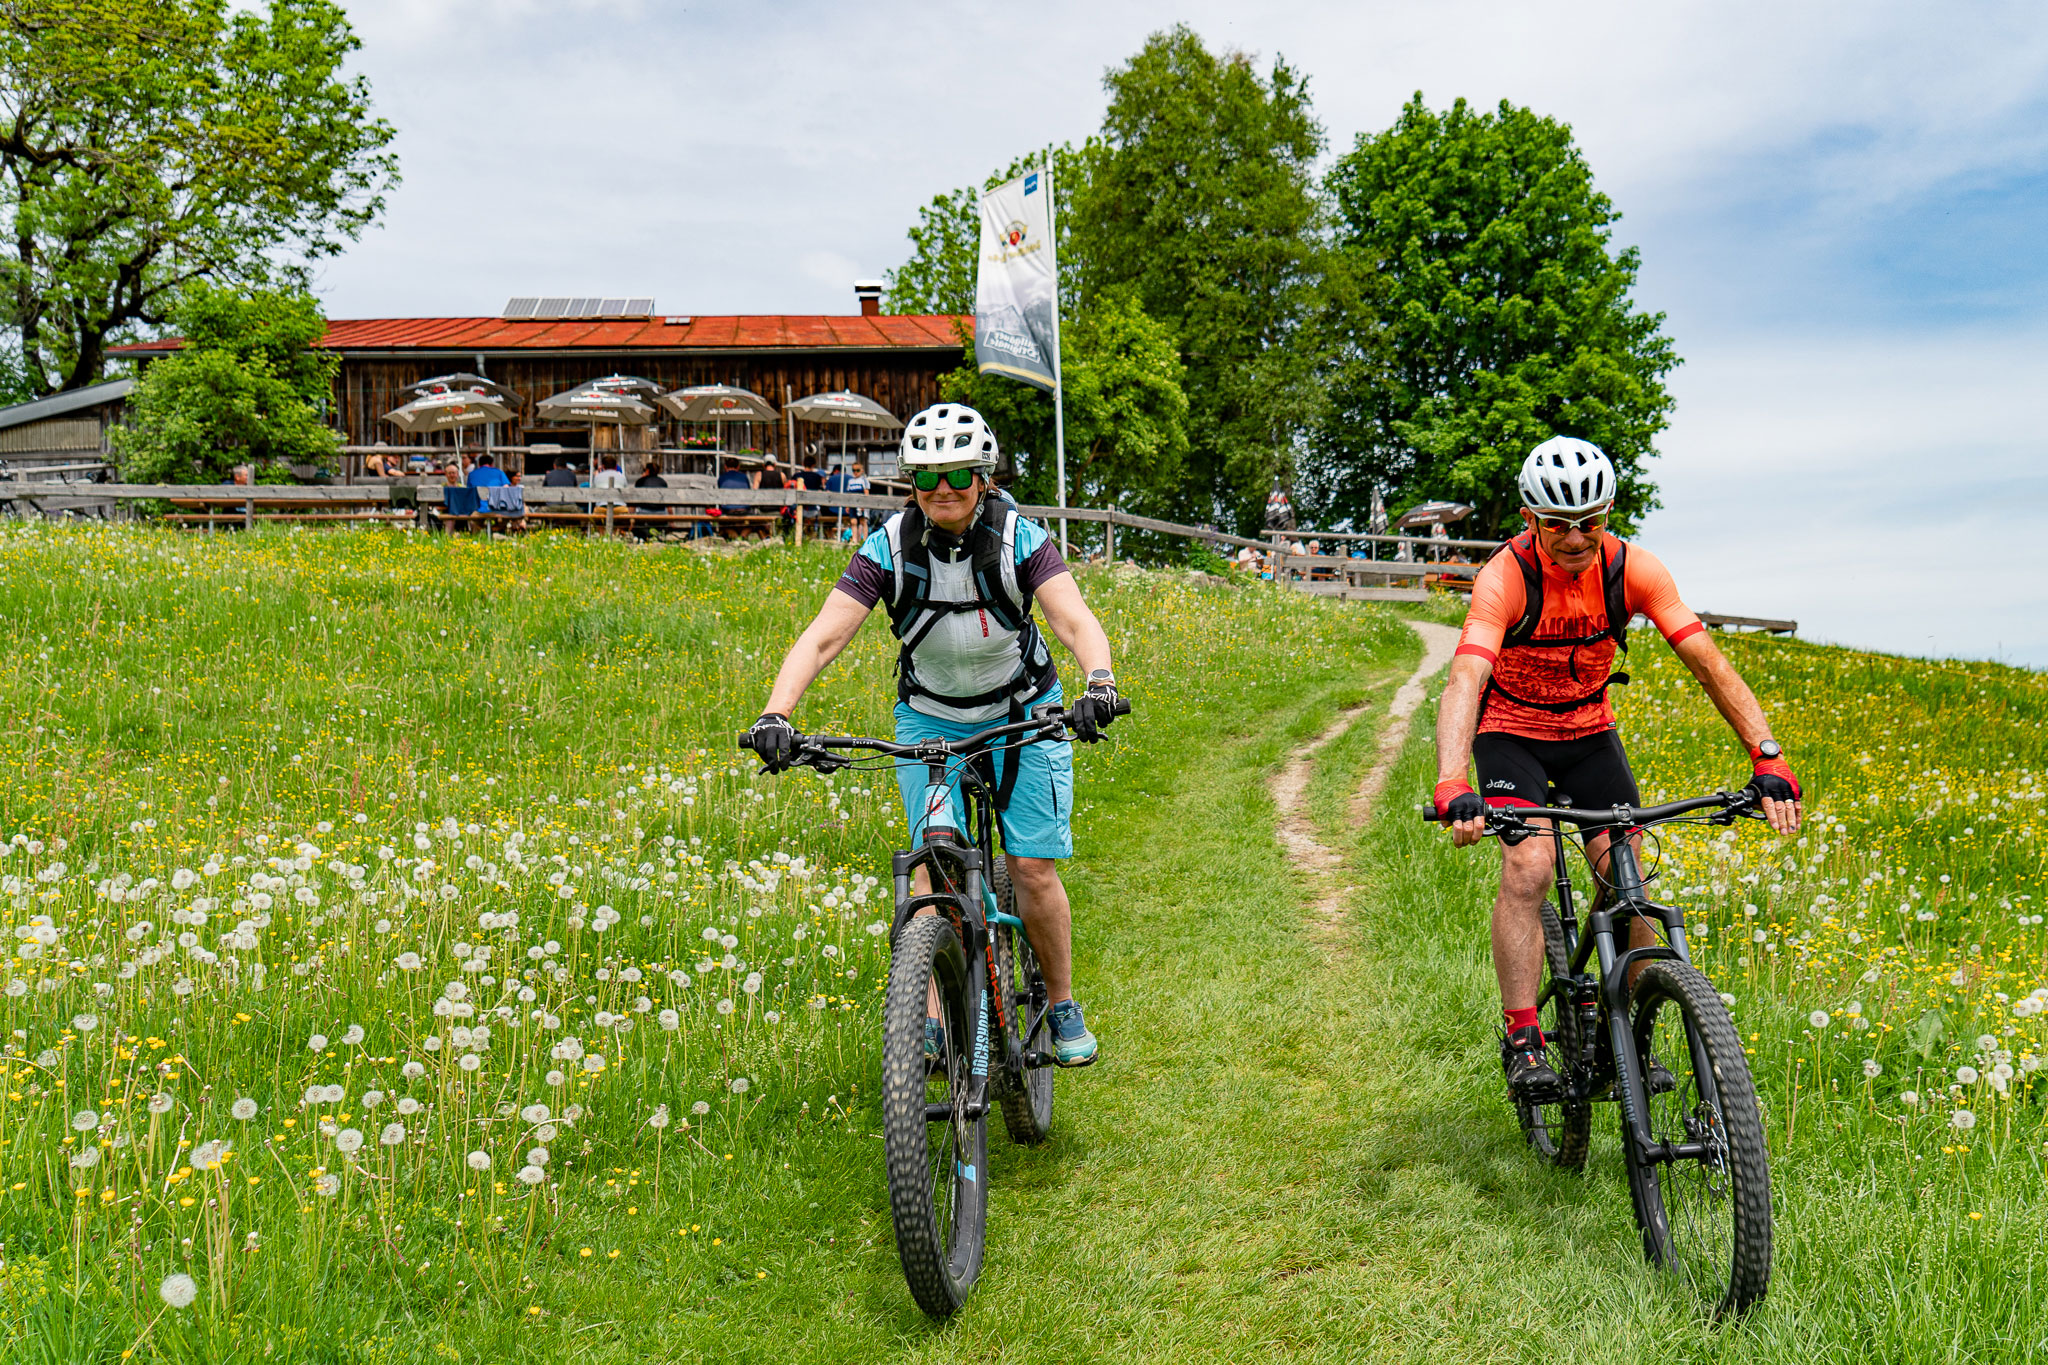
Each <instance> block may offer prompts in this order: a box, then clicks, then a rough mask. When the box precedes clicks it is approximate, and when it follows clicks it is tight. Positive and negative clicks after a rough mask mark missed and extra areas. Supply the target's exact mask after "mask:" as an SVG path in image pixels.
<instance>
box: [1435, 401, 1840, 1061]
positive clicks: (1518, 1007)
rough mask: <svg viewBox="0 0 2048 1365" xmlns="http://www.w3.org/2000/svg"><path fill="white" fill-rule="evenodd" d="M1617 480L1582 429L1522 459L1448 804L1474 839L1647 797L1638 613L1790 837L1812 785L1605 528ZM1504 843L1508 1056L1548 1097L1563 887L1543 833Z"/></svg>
mask: <svg viewBox="0 0 2048 1365" xmlns="http://www.w3.org/2000/svg"><path fill="white" fill-rule="evenodd" d="M1615 485H1616V480H1615V473H1614V466H1613V465H1612V464H1611V463H1610V462H1609V461H1608V459H1607V456H1606V455H1605V454H1604V453H1602V452H1601V450H1600V448H1599V447H1598V446H1595V445H1593V444H1591V443H1590V442H1587V441H1581V440H1576V439H1574V438H1572V437H1569V436H1555V437H1552V438H1551V439H1550V440H1548V441H1545V442H1543V444H1541V445H1539V446H1537V447H1536V448H1535V449H1534V450H1532V451H1531V452H1530V453H1529V457H1528V459H1527V460H1526V461H1525V462H1524V463H1523V466H1522V474H1521V494H1522V519H1523V521H1524V522H1525V523H1526V526H1525V529H1524V530H1523V531H1522V533H1521V534H1519V535H1517V536H1516V537H1515V538H1514V539H1513V540H1511V541H1509V542H1508V543H1507V544H1506V545H1503V546H1502V547H1501V548H1500V549H1498V550H1496V551H1495V552H1494V556H1493V558H1492V559H1491V560H1489V561H1488V562H1487V564H1486V566H1485V567H1484V568H1483V569H1481V570H1480V572H1479V576H1478V578H1477V579H1476V580H1475V581H1474V583H1473V587H1472V608H1471V611H1470V612H1469V613H1468V614H1467V615H1466V617H1465V629H1464V633H1463V634H1462V636H1461V637H1460V639H1459V642H1458V650H1457V654H1456V655H1455V656H1454V657H1453V658H1452V660H1451V673H1450V680H1449V682H1448V683H1447V684H1446V686H1445V688H1444V694H1443V699H1442V701H1441V702H1440V703H1439V706H1438V711H1437V732H1436V733H1437V777H1438V781H1437V784H1436V794H1435V804H1436V807H1437V809H1438V810H1439V811H1441V812H1443V813H1444V814H1446V815H1447V816H1448V817H1449V822H1450V832H1451V840H1452V842H1453V843H1454V844H1455V845H1456V846H1458V847H1460V848H1464V847H1467V846H1469V845H1471V844H1475V843H1477V842H1478V841H1479V839H1480V837H1481V836H1482V835H1483V834H1484V833H1485V830H1486V820H1485V814H1486V807H1488V806H1496V807H1502V806H1541V805H1549V804H1552V802H1551V801H1550V800H1548V799H1547V798H1548V794H1549V792H1550V791H1552V790H1555V791H1558V792H1561V793H1563V794H1564V795H1566V796H1569V797H1570V799H1571V802H1572V804H1573V805H1574V806H1578V807H1581V808H1600V807H1607V806H1615V805H1631V806H1633V805H1637V804H1640V801H1641V796H1640V794H1639V793H1638V792H1637V790H1636V782H1635V777H1634V775H1633V774H1632V773H1631V772H1630V771H1629V765H1628V756H1627V755H1626V754H1625V753H1624V752H1623V750H1622V747H1621V736H1620V735H1619V734H1618V733H1617V732H1616V730H1615V720H1614V707H1613V706H1612V705H1611V704H1610V703H1609V701H1608V698H1607V689H1608V688H1609V686H1611V685H1613V684H1616V683H1623V682H1626V681H1627V680H1628V678H1627V675H1626V674H1621V673H1615V672H1613V671H1612V670H1613V665H1614V656H1615V653H1616V650H1617V648H1618V647H1619V648H1626V641H1625V638H1624V635H1625V632H1626V631H1627V629H1628V623H1629V620H1630V618H1631V617H1633V616H1634V615H1635V614H1636V613H1637V612H1641V613H1643V614H1644V615H1646V616H1648V617H1649V618H1650V621H1651V622H1652V623H1653V624H1654V625H1655V626H1656V627H1657V629H1658V630H1659V631H1661V632H1662V633H1663V635H1664V638H1665V639H1666V640H1667V641H1668V642H1670V645H1671V648H1672V651H1673V652H1674V653H1676V654H1677V655H1678V657H1679V659H1680V660H1681V661H1682V662H1683V663H1684V664H1685V666H1686V667H1687V668H1688V669H1690V670H1691V671H1692V674H1693V676H1694V677H1695V678H1697V679H1699V682H1700V685H1701V686H1702V687H1704V688H1705V689H1706V692H1707V695H1708V696H1709V697H1710V698H1712V699H1713V702H1714V706H1715V709H1717V710H1718V711H1720V713H1721V716H1722V718H1723V719H1724V720H1726V721H1727V722H1728V725H1729V728H1730V729H1732V730H1734V732H1735V737H1736V738H1737V739H1739V740H1741V741H1742V743H1743V745H1744V747H1745V748H1747V749H1748V750H1749V755H1750V760H1751V764H1752V768H1753V772H1754V775H1753V777H1752V778H1751V781H1750V786H1751V787H1752V788H1754V789H1755V791H1756V792H1757V794H1758V795H1759V796H1760V797H1761V798H1762V806H1763V812H1764V816H1765V818H1766V819H1767V820H1768V821H1769V822H1770V826H1771V828H1772V829H1774V830H1776V831H1777V832H1778V833H1779V834H1781V835H1789V834H1791V833H1792V832H1793V831H1795V830H1796V829H1798V828H1799V817H1800V804H1799V802H1800V792H1799V782H1798V779H1797V778H1796V777H1794V776H1793V773H1792V769H1791V767H1790V765H1789V764H1787V762H1786V761H1785V755H1784V750H1783V749H1782V748H1781V747H1780V746H1779V745H1778V743H1777V741H1776V740H1774V739H1772V738H1771V730H1770V725H1769V723H1768V722H1767V721H1766V720H1765V719H1764V713H1763V708H1762V707H1760V706H1759V705H1758V704H1757V700H1756V694H1755V693H1753V692H1751V691H1750V689H1749V685H1748V684H1747V683H1745V682H1743V680H1742V679H1741V677H1739V676H1738V675H1737V674H1736V672H1735V670H1734V668H1732V667H1731V666H1730V665H1729V663H1728V660H1727V659H1726V658H1725V657H1723V655H1722V654H1721V651H1720V650H1719V649H1718V648H1717V647H1716V646H1715V645H1714V642H1713V638H1712V637H1711V636H1710V635H1708V634H1707V632H1706V629H1705V627H1704V626H1703V625H1702V624H1701V623H1700V619H1699V617H1697V616H1695V615H1694V614H1693V613H1692V612H1691V611H1690V610H1688V609H1687V607H1686V605H1685V603H1684V602H1682V601H1680V600H1679V596H1678V588H1677V585H1676V584H1674V583H1673V582H1672V580H1671V575H1670V573H1669V572H1668V571H1667V570H1666V569H1665V568H1664V566H1663V564H1661V563H1659V562H1658V560H1657V558H1656V557H1655V556H1654V555H1652V554H1651V553H1650V552H1649V551H1647V550H1645V549H1642V548H1641V547H1640V546H1634V545H1629V544H1625V543H1624V542H1623V541H1621V540H1620V539H1618V538H1617V537H1615V536H1614V535H1613V534H1611V533H1609V532H1608V531H1607V530H1606V525H1607V516H1608V512H1609V510H1610V508H1611V507H1612V505H1613V502H1614V494H1615ZM1468 760H1474V761H1476V764H1477V766H1478V770H1479V774H1478V775H1479V790H1478V791H1474V790H1473V788H1472V785H1471V784H1470V782H1468V781H1467V780H1466V764H1467V761H1468ZM1482 793H1483V795H1482ZM1536 823H1540V824H1542V825H1543V826H1545V827H1546V828H1547V827H1548V826H1549V823H1550V822H1549V821H1540V822H1536ZM1607 840H1608V836H1607V835H1606V834H1604V833H1602V834H1596V835H1594V836H1593V837H1592V838H1590V839H1589V840H1587V848H1586V851H1587V854H1588V856H1589V857H1590V858H1591V859H1592V860H1593V863H1594V866H1595V867H1596V868H1601V869H1604V867H1605V865H1606V859H1605V856H1604V854H1605V849H1606V846H1607ZM1501 843H1502V848H1501V875H1500V895H1499V897H1498V898H1497V899H1496V900H1495V901H1494V906H1493V966H1494V973H1495V975H1496V976H1497V977H1498V978H1499V981H1500V995H1501V1012H1502V1013H1503V1014H1504V1015H1505V1016H1506V1020H1507V1022H1506V1028H1505V1036H1504V1037H1503V1039H1502V1041H1501V1065H1502V1068H1503V1069H1504V1070H1505V1071H1506V1073H1507V1079H1508V1085H1509V1087H1510V1088H1511V1089H1513V1090H1514V1091H1515V1092H1516V1093H1517V1094H1521V1095H1539V1094H1542V1093H1544V1092H1545V1091H1547V1090H1549V1089H1550V1088H1552V1087H1554V1086H1555V1085H1556V1083H1557V1073H1556V1072H1554V1071H1553V1070H1552V1069H1551V1067H1550V1064H1549V1062H1548V1061H1547V1060H1545V1057H1544V1052H1543V1043H1544V1039H1543V1030H1542V1028H1541V1027H1540V1026H1539V1025H1538V1023H1537V1019H1536V992H1537V989H1538V986H1539V983H1540V982H1541V979H1542V968H1543V925H1542V920H1541V918H1540V916H1539V913H1538V907H1539V906H1540V905H1541V903H1542V901H1543V898H1544V896H1545V895H1546V894H1547V893H1548V892H1549V890H1550V883H1551V876H1552V863H1551V860H1552V849H1551V846H1550V844H1549V843H1548V842H1547V841H1545V840H1542V839H1533V840H1526V842H1525V841H1524V840H1521V839H1518V840H1515V841H1514V842H1513V843H1510V842H1509V840H1507V839H1502V840H1501ZM1653 935H1654V931H1653V930H1652V929H1651V928H1650V926H1649V925H1648V924H1646V923H1645V922H1644V921H1643V920H1641V919H1640V918H1639V919H1636V920H1634V921H1632V922H1631V931H1630V944H1631V946H1633V947H1639V948H1640V947H1647V946H1649V944H1650V943H1651V942H1653V941H1654V938H1653ZM1653 1079H1654V1078H1653Z"/></svg>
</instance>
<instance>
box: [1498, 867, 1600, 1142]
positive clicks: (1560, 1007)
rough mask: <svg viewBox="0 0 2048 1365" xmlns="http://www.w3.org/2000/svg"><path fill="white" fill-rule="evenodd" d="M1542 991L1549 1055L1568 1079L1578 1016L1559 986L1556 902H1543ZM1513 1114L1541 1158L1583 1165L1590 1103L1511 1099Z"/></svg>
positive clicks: (1566, 958)
mask: <svg viewBox="0 0 2048 1365" xmlns="http://www.w3.org/2000/svg"><path fill="white" fill-rule="evenodd" d="M1539 913H1540V914H1541V915H1542V918H1543V968H1544V983H1543V990H1544V994H1543V995H1539V996H1538V997H1537V998H1538V999H1539V1000H1541V1001H1542V1010H1543V1015H1542V1020H1541V1022H1542V1025H1543V1032H1544V1035H1545V1037H1546V1038H1547V1039H1548V1040H1549V1042H1550V1056H1551V1061H1552V1064H1553V1065H1554V1066H1556V1069H1557V1073H1558V1075H1559V1076H1562V1077H1564V1078H1565V1079H1566V1080H1568V1081H1569V1080H1570V1079H1572V1075H1573V1072H1574V1071H1575V1070H1576V1069H1577V1066H1578V1062H1579V1055H1580V1046H1581V1042H1582V1039H1581V1035H1580V1030H1579V1015H1578V1010H1577V1008H1576V1007H1575V1006H1574V1005H1573V1004H1572V1000H1571V997H1570V995H1569V994H1567V993H1566V992H1565V990H1564V988H1563V987H1562V986H1561V985H1557V984H1556V983H1559V982H1561V981H1562V980H1563V979H1564V978H1566V977H1568V976H1570V975H1571V970H1572V964H1571V956H1570V954H1568V953H1566V951H1565V945H1564V924H1563V922H1562V921H1560V920H1559V919H1558V917H1557V907H1556V906H1555V905H1553V904H1551V903H1550V902H1549V901H1545V902H1543V907H1542V910H1541V911H1540V912H1539ZM1515 1113H1516V1116H1517V1117H1519V1118H1520V1119H1521V1121H1522V1135H1523V1136H1524V1137H1525V1138H1527V1139H1528V1142H1529V1146H1530V1147H1531V1148H1532V1149H1533V1150H1534V1151H1535V1153H1536V1155H1537V1156H1539V1157H1541V1158H1542V1159H1543V1160H1544V1161H1545V1162H1547V1163H1549V1164H1550V1165H1552V1166H1556V1167H1557V1168H1559V1169H1560V1170H1567V1171H1576V1170H1580V1169H1582V1168H1583V1167H1584V1166H1585V1164H1586V1150H1587V1147H1588V1146H1589V1144H1590V1143H1591V1140H1592V1134H1593V1105H1592V1102H1591V1101H1589V1100H1558V1101H1556V1102H1554V1103H1551V1104H1530V1103H1528V1102H1526V1101H1523V1100H1516V1101H1515Z"/></svg>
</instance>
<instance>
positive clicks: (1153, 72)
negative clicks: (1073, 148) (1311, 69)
mask: <svg viewBox="0 0 2048 1365" xmlns="http://www.w3.org/2000/svg"><path fill="white" fill-rule="evenodd" d="M1104 84H1105V86H1106V87H1107V89H1108V91H1109V97H1110V100H1109V109H1108V112H1107V114H1106V115H1105V116H1104V119H1103V126H1102V136H1101V137H1100V138H1099V139H1097V140H1095V141H1092V142H1091V143H1090V144H1089V145H1088V147H1087V148H1086V149H1084V156H1085V159H1086V161H1087V163H1088V166H1087V174H1086V176H1085V177H1084V184H1083V185H1082V187H1081V188H1080V189H1079V190H1077V192H1076V193H1075V194H1074V195H1073V196H1072V200H1071V202H1072V210H1071V213H1070V215H1069V226H1070V234H1069V235H1070V236H1071V237H1072V239H1073V241H1074V246H1075V250H1073V251H1072V252H1071V257H1072V259H1073V260H1074V262H1075V265H1076V267H1077V269H1078V273H1079V282H1080V294H1081V304H1082V307H1083V308H1084V309H1085V308H1086V307H1087V306H1088V304H1089V301H1090V300H1092V299H1094V298H1096V297H1100V296H1103V295H1105V294H1108V293H1111V292H1113V291H1117V290H1129V291H1131V292H1132V293H1133V294H1134V295H1135V297H1136V298H1137V300H1138V302H1139V304H1140V305H1141V306H1142V307H1143V308H1144V310H1145V312H1146V313H1147V314H1149V315H1150V316H1152V317H1154V318H1157V319H1158V320H1159V321H1160V322H1162V323H1164V324H1165V325H1166V326H1167V327H1169V328H1171V329H1172V331H1173V334H1174V336H1175V338H1176V339H1177V341H1178V344H1179V347H1180V354H1181V359H1182V361H1183V362H1184V363H1185V364H1186V366H1187V376H1188V377H1187V385H1186V387H1187V394H1188V399H1189V407H1190V414H1189V450H1188V458H1187V466H1186V468H1187V473H1186V477H1185V478H1184V479H1183V481H1182V485H1181V488H1180V491H1179V496H1178V498H1177V499H1176V502H1177V504H1178V505H1177V507H1176V509H1175V510H1177V511H1178V512H1179V513H1180V514H1181V515H1182V516H1184V517H1189V518H1193V519H1197V520H1204V521H1207V520H1217V521H1221V522H1225V523H1235V524H1236V525H1237V527H1238V529H1240V530H1244V531H1252V530H1255V529H1256V528H1257V526H1258V525H1259V522H1260V518H1261V509H1262V508H1263V506H1264V503H1265V497H1266V493H1267V491H1268V489H1269V488H1270V487H1271V485H1272V483H1273V480H1274V479H1275V478H1276V477H1279V476H1282V475H1284V474H1285V473H1286V472H1287V471H1288V469H1289V468H1290V466H1291V464H1292V460H1293V453H1294V450H1295V447H1296V444H1297V441H1298V439H1299V438H1300V436H1301V435H1302V433H1303V432H1304V430H1305V429H1306V428H1307V427H1308V425H1309V424H1310V423H1312V422H1313V421H1314V419H1315V418H1316V416H1317V414H1318V412H1319V411H1320V402H1321V390H1320V383H1319V377H1318V365H1317V363H1316V357H1315V354H1314V348H1313V346H1312V345H1311V344H1310V342H1311V340H1312V335H1313V334H1312V331H1311V329H1310V328H1309V323H1310V322H1311V321H1312V319H1313V318H1314V316H1315V315H1316V313H1317V312H1318V310H1319V308H1320V302H1319V301H1320V298H1321V291H1322V282H1323V268H1322V255H1323V247H1322V237H1321V231H1322V210H1321V202H1320V199H1319V197H1318V195H1317V192H1316V185H1315V181H1314V177H1313V165H1314V162H1315V159H1316V157H1317V156H1318V155H1319V154H1320V152H1321V151H1322V148H1323V133H1322V128H1321V126H1320V125H1319V124H1318V123H1317V122H1316V119H1315V116H1314V113H1313V111H1312V109H1311V107H1310V103H1309V95H1308V87H1307V83H1306V81H1305V80H1304V79H1303V78H1302V76H1301V75H1300V74H1299V73H1298V72H1296V71H1295V70H1294V68H1292V67H1290V66H1288V65H1287V64H1286V62H1284V61H1281V60H1277V59H1276V60H1275V61H1274V62H1273V63H1272V65H1271V66H1270V68H1269V69H1267V70H1266V71H1265V72H1263V73H1262V72H1261V71H1260V70H1259V69H1258V68H1257V67H1256V66H1255V65H1254V63H1253V62H1252V59H1251V58H1250V57H1248V56H1246V55H1244V54H1242V53H1236V52H1231V53H1225V54H1223V55H1221V56H1218V55H1216V54H1214V53H1211V52H1210V51H1209V50H1208V49H1207V48H1206V47H1204V46H1203V44H1202V41H1201V39H1200V38H1199V37H1197V36H1196V34H1195V33H1194V32H1193V31H1192V30H1191V29H1188V28H1186V27H1185V26H1180V27H1175V28H1173V29H1171V30H1169V31H1167V32H1163V33H1157V34H1154V35H1153V36H1152V37H1151V38H1150V39H1148V40H1147V42H1146V43H1145V46H1144V48H1143V49H1142V50H1141V51H1140V52H1139V53H1138V54H1137V55H1136V56H1134V57H1132V58H1131V59H1130V60H1129V61H1128V62H1126V63H1125V64H1124V65H1123V66H1121V67H1118V68H1116V69H1115V70H1113V71H1111V72H1110V73H1109V74H1108V75H1107V76H1106V77H1105V78H1104Z"/></svg>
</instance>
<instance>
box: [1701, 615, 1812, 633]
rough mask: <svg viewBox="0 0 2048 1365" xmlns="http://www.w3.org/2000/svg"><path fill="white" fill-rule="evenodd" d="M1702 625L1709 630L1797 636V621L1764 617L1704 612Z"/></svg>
mask: <svg viewBox="0 0 2048 1365" xmlns="http://www.w3.org/2000/svg"><path fill="white" fill-rule="evenodd" d="M1700 624H1701V625H1703V626H1705V627H1706V628H1707V629H1708V630H1760V631H1764V632H1765V633H1767V634H1770V635H1797V634H1798V633H1799V623H1798V622H1797V621H1773V620H1770V619H1768V618H1766V617H1762V616H1723V615H1721V614H1720V613H1719V612H1712V611H1703V612H1701V613H1700Z"/></svg>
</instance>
